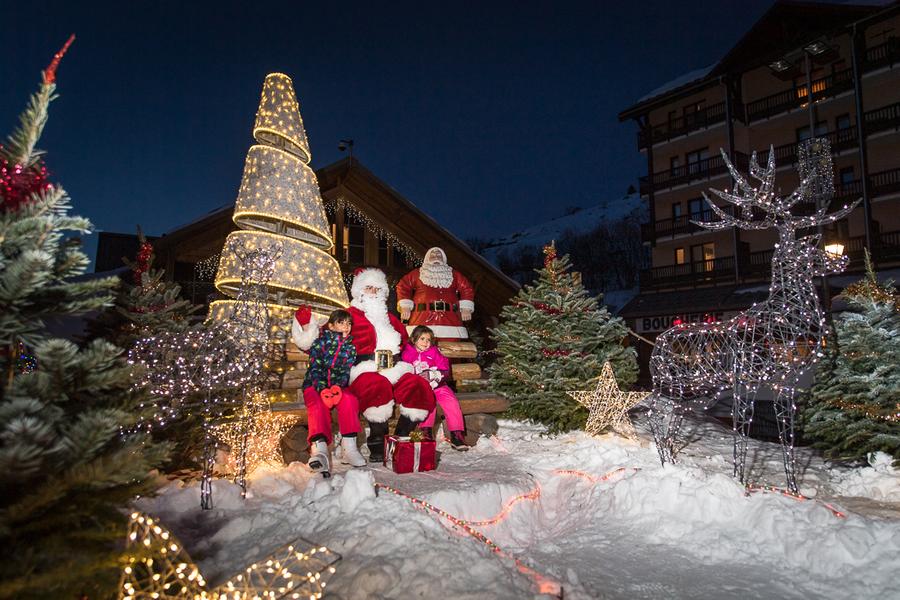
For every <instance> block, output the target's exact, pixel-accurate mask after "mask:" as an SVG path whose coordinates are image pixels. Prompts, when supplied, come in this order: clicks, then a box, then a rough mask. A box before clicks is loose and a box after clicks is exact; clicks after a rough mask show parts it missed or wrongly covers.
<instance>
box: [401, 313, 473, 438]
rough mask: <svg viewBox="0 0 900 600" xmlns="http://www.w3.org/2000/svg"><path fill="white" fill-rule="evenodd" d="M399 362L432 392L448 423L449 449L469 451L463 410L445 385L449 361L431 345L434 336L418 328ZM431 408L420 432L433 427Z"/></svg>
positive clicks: (429, 330) (448, 379) (422, 328)
mask: <svg viewBox="0 0 900 600" xmlns="http://www.w3.org/2000/svg"><path fill="white" fill-rule="evenodd" d="M401 358H402V360H403V361H405V362H408V363H410V364H411V365H412V366H413V367H414V368H415V370H416V374H417V375H420V376H422V377H424V378H425V379H427V380H428V382H429V383H430V384H431V387H432V389H434V399H435V400H436V401H437V404H440V406H441V409H442V410H443V411H444V417H445V418H446V419H447V429H448V430H449V431H450V445H451V446H452V447H453V449H454V450H461V451H464V450H468V449H469V447H468V446H467V445H466V439H465V429H466V422H465V421H464V420H463V416H462V410H461V409H460V408H459V400H457V399H456V394H454V393H453V390H451V389H450V386H449V385H447V384H448V382H449V381H450V361H449V360H447V357H446V356H444V355H443V354H441V351H440V350H439V349H438V347H437V345H436V344H435V343H434V332H433V331H432V330H431V329H430V328H428V327H425V326H424V325H419V326H418V327H416V328H415V329H413V330H412V333H411V334H410V336H409V343H408V344H407V345H406V347H405V348H404V349H403V354H402V356H401ZM436 410H437V407H435V408H432V409H431V412H430V413H429V414H428V418H427V419H425V420H424V421H423V422H422V424H421V425H420V426H419V427H420V428H422V429H424V430H426V431H428V430H430V429H431V427H433V426H434V418H435V411H436Z"/></svg>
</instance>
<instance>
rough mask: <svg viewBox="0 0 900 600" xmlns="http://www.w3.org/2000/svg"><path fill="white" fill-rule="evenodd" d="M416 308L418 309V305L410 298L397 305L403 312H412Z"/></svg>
mask: <svg viewBox="0 0 900 600" xmlns="http://www.w3.org/2000/svg"><path fill="white" fill-rule="evenodd" d="M415 307H416V303H415V302H413V301H412V300H410V299H408V298H404V299H403V300H401V301H400V302H398V303H397V308H399V309H400V310H403V309H406V310H412V309H414V308H415Z"/></svg>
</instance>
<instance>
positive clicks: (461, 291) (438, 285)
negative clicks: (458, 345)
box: [397, 248, 475, 340]
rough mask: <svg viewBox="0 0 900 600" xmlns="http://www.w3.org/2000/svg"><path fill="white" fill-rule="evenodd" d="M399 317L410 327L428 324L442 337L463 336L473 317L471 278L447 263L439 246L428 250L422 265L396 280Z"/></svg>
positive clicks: (466, 334)
mask: <svg viewBox="0 0 900 600" xmlns="http://www.w3.org/2000/svg"><path fill="white" fill-rule="evenodd" d="M397 308H398V309H399V311H400V318H401V319H403V320H404V321H406V320H407V319H408V320H409V325H410V329H412V328H413V327H415V326H417V325H425V326H427V327H430V328H431V330H432V331H434V335H435V337H437V338H439V339H443V340H464V339H468V337H469V334H468V332H467V331H466V328H465V327H463V321H468V320H469V319H471V318H472V312H473V311H474V310H475V290H474V289H472V284H471V283H469V280H468V279H466V277H465V276H464V275H463V274H462V273H460V272H459V271H456V270H455V269H453V268H451V267H450V265H448V264H447V254H446V253H445V252H444V251H443V250H442V249H440V248H431V249H429V250H428V252H426V253H425V260H424V261H423V262H422V266H421V267H419V268H418V269H414V270H412V271H410V272H409V273H407V274H406V275H405V276H404V277H403V279H401V280H400V281H399V282H398V283H397Z"/></svg>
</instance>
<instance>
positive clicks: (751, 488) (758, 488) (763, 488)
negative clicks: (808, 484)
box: [747, 483, 847, 519]
mask: <svg viewBox="0 0 900 600" xmlns="http://www.w3.org/2000/svg"><path fill="white" fill-rule="evenodd" d="M754 492H769V493H771V494H780V495H782V496H786V497H788V498H793V499H794V500H796V501H798V502H804V501H806V500H812V501H813V502H816V503H818V504H821V505H822V506H824V507H825V508H827V509H828V510H830V511H831V514H833V515H834V516H836V517H838V518H839V519H846V518H847V514H846V513H843V512H841V511H840V510H838V509H836V508H835V507H834V506H832V505H831V504H829V503H827V502H824V501H822V500H816V499H815V498H810V497H808V496H804V495H803V494H795V493H793V492H791V491H790V490H786V489H783V488H777V487H774V486H771V485H753V484H752V483H748V484H747V495H748V496H749V495H750V494H752V493H754Z"/></svg>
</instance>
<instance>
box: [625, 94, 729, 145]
mask: <svg viewBox="0 0 900 600" xmlns="http://www.w3.org/2000/svg"><path fill="white" fill-rule="evenodd" d="M724 120H725V102H719V103H718V104H711V105H710V106H707V107H705V108H703V109H701V110H698V111H696V112H693V113H689V114H685V115H684V116H681V117H678V118H676V119H673V120H671V121H669V122H668V123H663V124H661V125H653V126H652V127H648V128H645V129H641V130H640V131H638V148H639V149H642V148H646V147H648V146H652V145H653V144H656V143H657V142H665V141H668V140H671V139H672V138H675V137H678V136H681V135H686V134H688V133H691V132H692V131H697V130H698V129H703V128H705V127H709V126H710V125H715V124H716V123H721V122H722V121H724Z"/></svg>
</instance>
